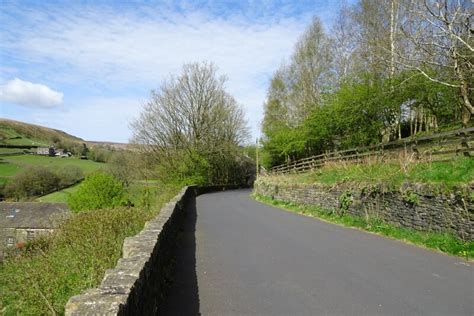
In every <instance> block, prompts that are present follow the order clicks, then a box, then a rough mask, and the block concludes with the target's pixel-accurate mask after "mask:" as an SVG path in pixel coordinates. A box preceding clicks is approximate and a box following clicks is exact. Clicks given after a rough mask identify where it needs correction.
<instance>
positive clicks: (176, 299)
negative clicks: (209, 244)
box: [157, 199, 200, 315]
mask: <svg viewBox="0 0 474 316" xmlns="http://www.w3.org/2000/svg"><path fill="white" fill-rule="evenodd" d="M196 220H197V212H196V201H195V199H190V201H189V204H188V209H187V210H186V213H185V218H184V224H183V228H182V231H181V232H180V233H179V238H178V242H177V247H176V249H177V250H176V252H175V265H174V267H173V270H172V272H171V278H172V284H171V285H170V287H169V288H168V290H167V293H166V294H165V298H164V304H163V305H162V306H161V308H159V310H158V313H157V315H200V313H199V292H198V284H197V275H196Z"/></svg>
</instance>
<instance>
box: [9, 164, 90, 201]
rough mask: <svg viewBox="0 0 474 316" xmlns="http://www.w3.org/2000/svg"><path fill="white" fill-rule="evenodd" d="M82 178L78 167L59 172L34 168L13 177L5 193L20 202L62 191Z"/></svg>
mask: <svg viewBox="0 0 474 316" xmlns="http://www.w3.org/2000/svg"><path fill="white" fill-rule="evenodd" d="M82 178H83V172H82V170H81V169H80V168H79V167H76V166H64V167H62V168H59V169H58V170H52V169H49V168H46V167H42V166H34V167H29V168H27V169H26V170H25V171H23V172H21V173H19V174H17V175H15V176H14V177H12V178H11V179H10V180H9V181H8V183H7V184H6V186H5V189H4V191H3V192H4V195H5V197H6V198H8V199H14V200H16V201H20V200H24V199H27V198H30V197H33V196H39V195H45V194H48V193H51V192H53V191H56V190H60V189H62V188H65V187H67V186H70V185H72V184H74V183H76V182H77V181H79V180H81V179H82Z"/></svg>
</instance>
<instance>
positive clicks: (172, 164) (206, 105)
mask: <svg viewBox="0 0 474 316" xmlns="http://www.w3.org/2000/svg"><path fill="white" fill-rule="evenodd" d="M224 83H225V78H224V77H217V69H216V67H215V66H214V65H212V64H208V63H193V64H186V65H184V66H183V71H182V73H181V74H180V75H179V76H177V77H171V78H170V79H169V80H168V81H165V82H164V83H163V84H162V85H161V88H160V89H159V90H155V91H152V94H151V98H150V100H149V101H148V102H147V104H146V105H145V107H144V109H143V111H142V113H141V115H140V117H139V118H138V119H137V120H136V121H135V122H134V123H133V124H132V127H133V129H134V141H135V142H136V143H137V144H139V145H140V149H141V150H142V151H143V152H144V153H146V154H148V155H150V156H152V157H153V158H154V159H155V160H156V162H157V163H158V165H159V166H158V168H159V169H160V172H161V175H160V176H161V178H165V177H169V176H172V177H174V178H176V179H179V181H184V182H191V181H197V182H198V183H227V182H234V181H238V179H234V178H232V177H231V174H235V169H236V168H238V166H239V164H238V154H239V153H240V152H239V150H238V147H239V146H240V145H242V143H243V142H244V141H245V140H246V139H247V137H248V131H247V126H246V122H245V119H244V114H243V111H242V108H241V106H240V105H239V104H237V102H236V100H235V99H234V98H233V97H232V96H231V95H229V94H228V93H227V92H226V91H225V89H224ZM186 179H188V180H186Z"/></svg>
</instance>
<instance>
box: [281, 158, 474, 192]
mask: <svg viewBox="0 0 474 316" xmlns="http://www.w3.org/2000/svg"><path fill="white" fill-rule="evenodd" d="M275 177H277V178H279V179H278V180H279V181H282V182H287V183H324V184H331V185H332V184H338V183H342V182H357V183H364V184H375V183H385V184H387V185H388V186H391V187H399V186H400V185H401V184H402V183H403V182H406V181H408V182H421V183H434V184H443V185H445V186H447V187H453V186H456V185H460V184H465V183H469V182H471V181H474V158H467V157H460V158H458V159H455V160H452V161H448V162H420V163H412V164H407V165H403V164H402V163H400V162H392V163H380V162H379V163H366V164H332V165H328V166H325V167H323V168H321V169H317V170H314V171H312V172H309V173H302V174H294V175H280V176H275Z"/></svg>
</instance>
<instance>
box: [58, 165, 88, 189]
mask: <svg viewBox="0 0 474 316" xmlns="http://www.w3.org/2000/svg"><path fill="white" fill-rule="evenodd" d="M56 174H57V176H58V177H59V186H60V187H61V188H65V187H67V186H70V185H72V184H74V183H76V182H78V181H79V180H81V179H82V178H84V172H83V171H82V169H81V168H79V167H77V166H63V167H61V168H59V169H58V170H57V171H56Z"/></svg>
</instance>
